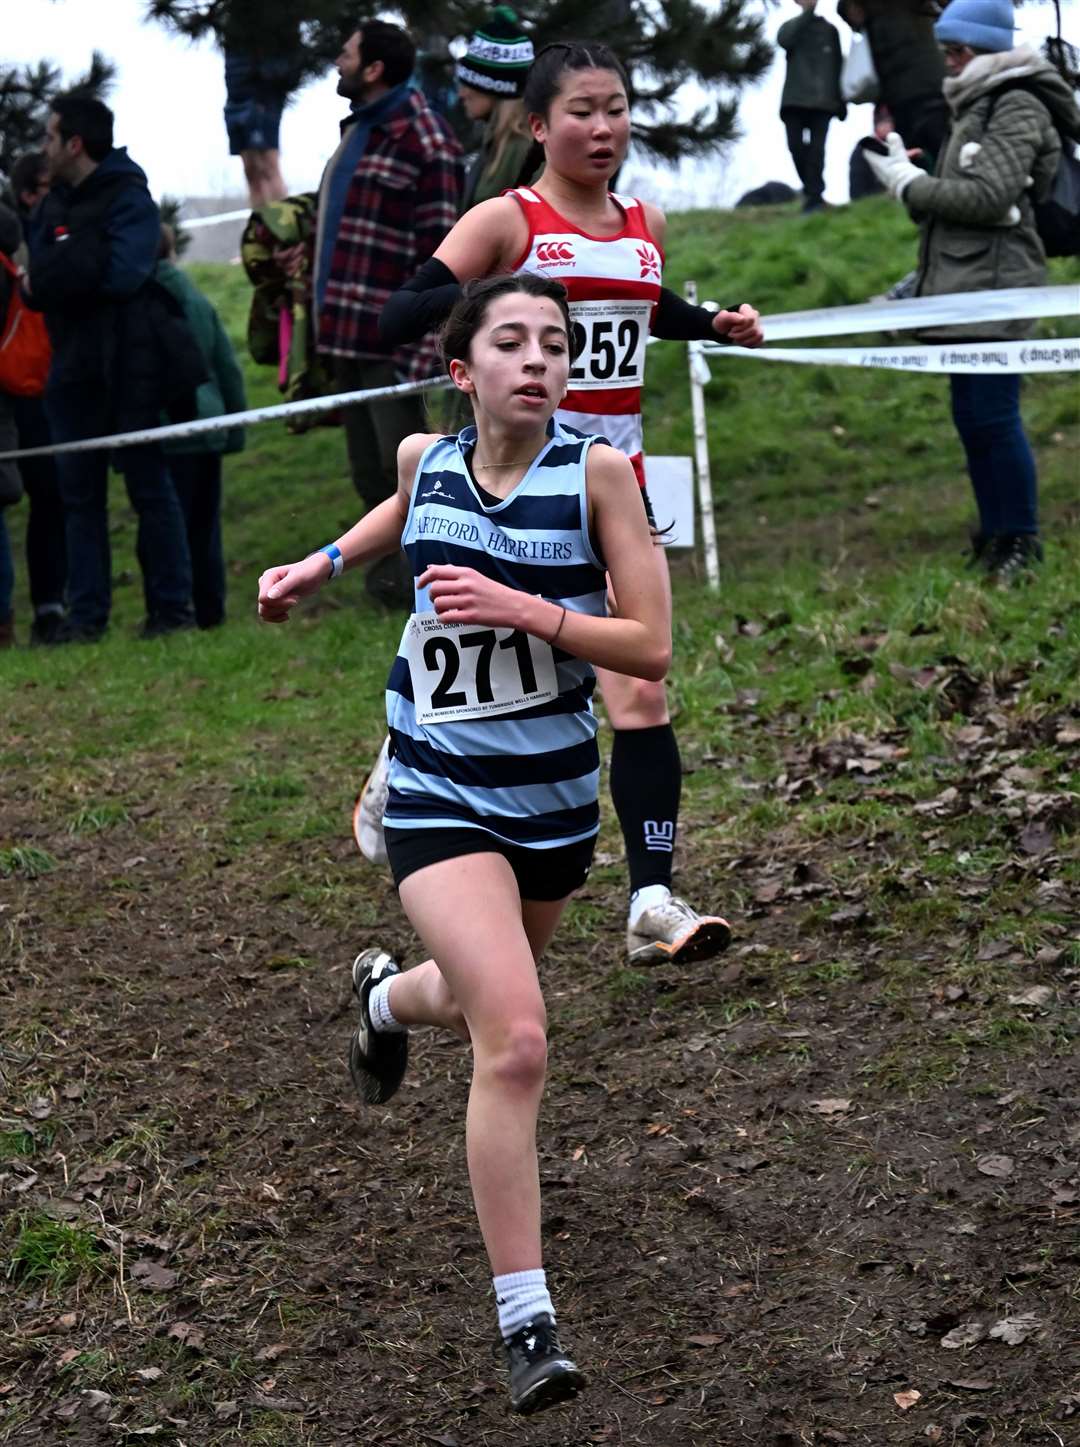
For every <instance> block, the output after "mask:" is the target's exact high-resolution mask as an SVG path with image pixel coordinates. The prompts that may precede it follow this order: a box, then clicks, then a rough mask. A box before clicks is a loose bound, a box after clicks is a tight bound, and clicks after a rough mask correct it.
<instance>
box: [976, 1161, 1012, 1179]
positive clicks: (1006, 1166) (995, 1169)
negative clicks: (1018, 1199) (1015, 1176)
mask: <svg viewBox="0 0 1080 1447" xmlns="http://www.w3.org/2000/svg"><path fill="white" fill-rule="evenodd" d="M975 1169H976V1170H977V1171H978V1172H979V1174H980V1175H983V1176H995V1177H996V1178H997V1179H999V1180H1004V1179H1005V1177H1006V1176H1011V1175H1012V1173H1013V1158H1012V1156H994V1155H987V1156H979V1157H978V1159H977V1160H976V1162H975Z"/></svg>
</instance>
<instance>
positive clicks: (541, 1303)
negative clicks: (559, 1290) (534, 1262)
mask: <svg viewBox="0 0 1080 1447" xmlns="http://www.w3.org/2000/svg"><path fill="white" fill-rule="evenodd" d="M491 1284H492V1286H494V1288H495V1305H496V1306H497V1307H498V1309H499V1331H500V1332H501V1333H502V1339H503V1341H509V1340H510V1338H511V1337H512V1336H513V1335H514V1333H515V1332H516V1331H520V1330H521V1328H522V1327H523V1326H526V1325H527V1324H528V1323H529V1322H530V1321H532V1320H533V1318H534V1317H537V1316H544V1315H547V1316H550V1317H551V1319H552V1321H554V1320H555V1308H554V1307H553V1306H552V1304H551V1297H550V1295H549V1293H548V1289H547V1276H546V1274H545V1273H544V1271H543V1270H537V1271H510V1272H507V1274H506V1275H505V1276H494V1277H492V1281H491Z"/></svg>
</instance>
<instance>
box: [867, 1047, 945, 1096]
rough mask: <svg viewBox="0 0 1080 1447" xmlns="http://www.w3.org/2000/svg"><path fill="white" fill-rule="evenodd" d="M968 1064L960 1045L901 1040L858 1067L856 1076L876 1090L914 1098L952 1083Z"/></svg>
mask: <svg viewBox="0 0 1080 1447" xmlns="http://www.w3.org/2000/svg"><path fill="white" fill-rule="evenodd" d="M967 1061H968V1056H967V1052H966V1050H965V1048H964V1045H963V1042H962V1041H961V1040H959V1039H957V1040H945V1041H934V1042H932V1043H931V1042H929V1041H926V1040H918V1039H903V1040H901V1041H899V1042H897V1043H896V1044H895V1045H892V1046H890V1047H889V1048H888V1049H886V1050H883V1051H882V1052H881V1054H880V1055H878V1056H876V1057H875V1059H873V1060H871V1061H868V1062H867V1063H866V1064H865V1065H862V1066H860V1068H859V1074H860V1075H862V1076H864V1077H865V1079H866V1080H867V1081H868V1082H870V1083H871V1084H872V1085H874V1086H876V1087H877V1088H878V1089H879V1090H886V1091H897V1092H899V1093H901V1094H905V1095H909V1096H912V1097H915V1098H918V1097H920V1096H923V1095H927V1094H929V1093H930V1092H931V1091H933V1090H939V1089H940V1088H941V1087H942V1086H945V1085H949V1084H950V1083H951V1082H952V1081H954V1080H956V1079H957V1078H958V1077H959V1076H960V1075H961V1074H962V1073H963V1070H964V1067H965V1066H966V1064H967Z"/></svg>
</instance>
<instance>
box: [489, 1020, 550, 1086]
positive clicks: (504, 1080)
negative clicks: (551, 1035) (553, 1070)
mask: <svg viewBox="0 0 1080 1447" xmlns="http://www.w3.org/2000/svg"><path fill="white" fill-rule="evenodd" d="M485 1057H486V1058H485ZM481 1063H482V1064H483V1065H484V1067H485V1073H487V1074H488V1075H490V1076H493V1077H494V1078H495V1080H496V1081H497V1082H498V1084H499V1086H500V1087H503V1088H508V1089H510V1090H518V1091H521V1090H526V1091H533V1090H539V1089H540V1088H541V1087H542V1086H543V1083H544V1075H545V1073H546V1071H547V1032H546V1031H545V1029H544V1026H543V1024H542V1022H541V1021H539V1020H530V1019H524V1020H517V1021H514V1022H513V1023H512V1024H511V1025H509V1026H508V1027H507V1029H506V1030H505V1031H504V1033H503V1036H502V1039H501V1041H500V1042H499V1044H497V1045H496V1046H494V1047H493V1048H492V1049H490V1050H485V1051H481V1050H479V1049H478V1050H477V1064H478V1065H480V1064H481Z"/></svg>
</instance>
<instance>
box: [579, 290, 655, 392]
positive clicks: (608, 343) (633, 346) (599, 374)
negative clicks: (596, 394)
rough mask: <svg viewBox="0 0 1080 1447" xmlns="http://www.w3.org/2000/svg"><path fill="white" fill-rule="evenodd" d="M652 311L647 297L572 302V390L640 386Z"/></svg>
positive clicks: (643, 372)
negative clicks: (630, 299)
mask: <svg viewBox="0 0 1080 1447" xmlns="http://www.w3.org/2000/svg"><path fill="white" fill-rule="evenodd" d="M651 312H652V306H651V304H650V303H649V302H647V301H575V302H571V303H570V321H571V324H572V325H573V328H574V351H575V357H574V362H573V365H572V366H571V368H570V377H569V383H570V388H571V390H573V388H574V387H584V388H588V389H589V390H590V391H595V390H606V389H608V388H611V387H640V386H641V383H642V379H643V378H644V376H645V345H646V342H647V341H648V337H649V316H650V314H651Z"/></svg>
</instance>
